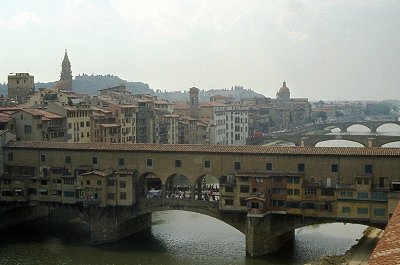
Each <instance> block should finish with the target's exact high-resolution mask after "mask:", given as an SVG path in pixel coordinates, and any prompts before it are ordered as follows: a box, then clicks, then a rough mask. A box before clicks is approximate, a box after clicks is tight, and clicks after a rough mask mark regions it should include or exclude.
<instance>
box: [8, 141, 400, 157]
mask: <svg viewBox="0 0 400 265" xmlns="http://www.w3.org/2000/svg"><path fill="white" fill-rule="evenodd" d="M6 148H15V149H39V148H41V149H62V150H98V151H137V152H160V153H171V152H187V153H198V152H200V153H221V154H223V153H232V154H260V155H261V154H265V155H327V156H394V157H399V156H400V148H387V147H280V146H255V145H245V146H233V145H200V144H198V145H196V144H143V143H139V144H127V143H65V142H38V141H19V142H10V143H9V144H8V145H7V146H6Z"/></svg>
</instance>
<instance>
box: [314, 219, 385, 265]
mask: <svg viewBox="0 0 400 265" xmlns="http://www.w3.org/2000/svg"><path fill="white" fill-rule="evenodd" d="M382 233H383V230H381V229H378V228H373V227H368V228H367V229H365V230H364V232H363V237H362V238H361V239H360V240H358V242H357V244H355V245H354V246H352V247H351V248H350V249H349V250H348V251H347V252H346V253H345V254H344V255H341V256H325V257H323V258H322V259H320V260H318V261H314V262H311V263H308V264H307V265H368V260H369V257H370V256H371V253H372V251H373V250H374V248H375V246H376V244H377V243H378V241H379V238H380V237H381V236H382Z"/></svg>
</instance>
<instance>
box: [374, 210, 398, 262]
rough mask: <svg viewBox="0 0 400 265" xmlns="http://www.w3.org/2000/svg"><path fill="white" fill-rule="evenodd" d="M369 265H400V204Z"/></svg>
mask: <svg viewBox="0 0 400 265" xmlns="http://www.w3.org/2000/svg"><path fill="white" fill-rule="evenodd" d="M368 264H371V265H375V264H376V265H378V264H379V265H392V264H400V204H397V207H396V209H395V211H394V213H393V215H392V218H390V220H389V223H388V225H387V226H386V229H385V231H384V232H383V235H382V238H381V239H380V240H379V241H378V244H377V245H376V247H375V249H374V251H373V252H372V255H371V257H370V259H369V262H368Z"/></svg>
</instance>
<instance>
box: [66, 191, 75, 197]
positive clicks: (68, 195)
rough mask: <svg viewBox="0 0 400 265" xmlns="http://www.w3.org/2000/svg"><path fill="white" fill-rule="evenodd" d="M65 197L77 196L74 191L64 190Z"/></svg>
mask: <svg viewBox="0 0 400 265" xmlns="http://www.w3.org/2000/svg"><path fill="white" fill-rule="evenodd" d="M64 197H75V192H74V191H64Z"/></svg>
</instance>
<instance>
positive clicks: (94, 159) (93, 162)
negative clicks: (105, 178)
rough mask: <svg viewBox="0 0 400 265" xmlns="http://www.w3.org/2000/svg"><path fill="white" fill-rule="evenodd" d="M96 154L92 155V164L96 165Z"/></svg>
mask: <svg viewBox="0 0 400 265" xmlns="http://www.w3.org/2000/svg"><path fill="white" fill-rule="evenodd" d="M97 162H98V161H97V156H92V165H97Z"/></svg>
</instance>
